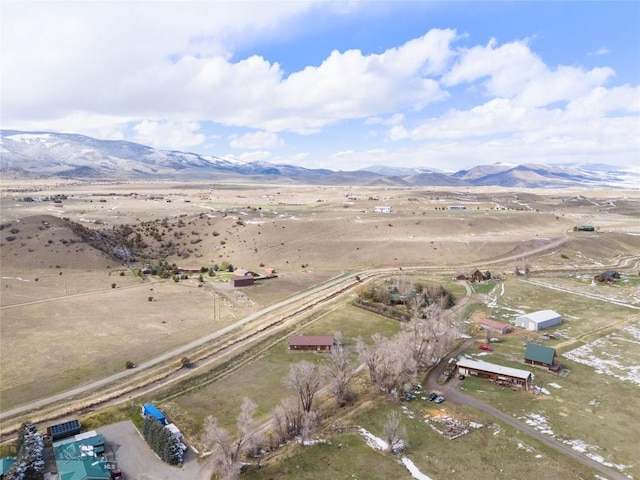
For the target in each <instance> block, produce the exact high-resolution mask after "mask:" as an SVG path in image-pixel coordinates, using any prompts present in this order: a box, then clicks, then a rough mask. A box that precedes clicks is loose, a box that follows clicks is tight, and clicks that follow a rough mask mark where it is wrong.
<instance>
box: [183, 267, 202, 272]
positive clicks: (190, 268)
mask: <svg viewBox="0 0 640 480" xmlns="http://www.w3.org/2000/svg"><path fill="white" fill-rule="evenodd" d="M201 271H202V267H178V272H180V273H200V272H201Z"/></svg>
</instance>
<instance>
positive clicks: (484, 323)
mask: <svg viewBox="0 0 640 480" xmlns="http://www.w3.org/2000/svg"><path fill="white" fill-rule="evenodd" d="M478 325H479V326H480V327H481V328H484V329H485V330H491V331H494V332H497V333H500V334H505V333H509V332H510V331H511V330H512V329H511V325H509V324H507V323H500V322H496V321H495V320H489V319H488V318H485V319H484V320H480V321H479V322H478Z"/></svg>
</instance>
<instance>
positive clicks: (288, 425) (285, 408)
mask: <svg viewBox="0 0 640 480" xmlns="http://www.w3.org/2000/svg"><path fill="white" fill-rule="evenodd" d="M272 414H273V428H274V433H275V435H276V441H277V444H278V445H281V444H283V443H284V442H286V441H287V440H289V439H291V438H293V437H295V436H296V435H299V434H300V431H301V429H302V410H301V409H300V406H299V404H298V400H297V399H295V398H293V397H286V398H284V399H283V400H282V401H281V402H280V403H279V404H278V406H276V407H275V408H274V409H273V412H272Z"/></svg>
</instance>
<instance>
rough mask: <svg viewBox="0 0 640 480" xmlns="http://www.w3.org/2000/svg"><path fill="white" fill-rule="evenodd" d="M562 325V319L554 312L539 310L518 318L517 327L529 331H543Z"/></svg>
mask: <svg viewBox="0 0 640 480" xmlns="http://www.w3.org/2000/svg"><path fill="white" fill-rule="evenodd" d="M561 323H562V317H561V316H560V314H559V313H557V312H554V311H553V310H539V311H537V312H533V313H529V314H527V315H521V316H519V317H518V318H516V326H518V327H522V328H526V329H527V330H532V331H536V330H542V329H545V328H549V327H555V326H556V325H560V324H561Z"/></svg>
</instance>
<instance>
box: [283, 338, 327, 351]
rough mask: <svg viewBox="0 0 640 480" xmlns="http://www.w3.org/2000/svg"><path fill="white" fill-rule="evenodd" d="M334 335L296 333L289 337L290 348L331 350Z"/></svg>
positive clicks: (297, 349) (298, 349)
mask: <svg viewBox="0 0 640 480" xmlns="http://www.w3.org/2000/svg"><path fill="white" fill-rule="evenodd" d="M333 344H334V338H333V335H294V336H293V337H291V338H290V339H289V350H296V351H313V352H330V351H331V348H332V347H333Z"/></svg>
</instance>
